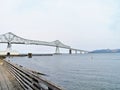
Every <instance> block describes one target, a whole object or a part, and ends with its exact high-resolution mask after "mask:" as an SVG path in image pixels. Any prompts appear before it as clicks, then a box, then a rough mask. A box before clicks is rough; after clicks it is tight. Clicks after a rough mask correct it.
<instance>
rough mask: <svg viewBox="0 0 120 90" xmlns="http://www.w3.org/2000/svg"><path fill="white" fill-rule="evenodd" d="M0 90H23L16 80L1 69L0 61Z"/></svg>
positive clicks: (0, 62) (4, 69)
mask: <svg viewBox="0 0 120 90" xmlns="http://www.w3.org/2000/svg"><path fill="white" fill-rule="evenodd" d="M0 90H23V88H22V87H21V86H20V84H19V83H18V82H17V81H16V79H15V78H14V77H13V76H11V74H10V73H9V72H8V71H7V70H6V68H4V67H3V62H2V61H1V60H0Z"/></svg>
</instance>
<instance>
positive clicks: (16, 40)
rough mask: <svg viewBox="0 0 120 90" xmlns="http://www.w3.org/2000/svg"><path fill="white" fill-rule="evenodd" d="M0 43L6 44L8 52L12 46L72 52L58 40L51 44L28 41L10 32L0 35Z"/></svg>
mask: <svg viewBox="0 0 120 90" xmlns="http://www.w3.org/2000/svg"><path fill="white" fill-rule="evenodd" d="M0 43H7V44H8V46H7V49H8V50H10V48H11V45H12V44H26V45H44V46H52V47H56V52H55V53H59V48H65V49H69V50H74V49H72V48H71V47H70V46H68V45H65V44H63V43H62V42H60V41H59V40H55V41H53V42H46V41H38V40H29V39H24V38H22V37H19V36H17V35H15V34H13V33H11V32H8V33H5V34H2V35H0ZM75 50H77V49H75ZM78 51H80V50H78ZM82 51H83V50H82ZM70 52H71V51H70Z"/></svg>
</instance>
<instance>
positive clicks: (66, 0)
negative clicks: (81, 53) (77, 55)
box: [0, 0, 120, 50]
mask: <svg viewBox="0 0 120 90" xmlns="http://www.w3.org/2000/svg"><path fill="white" fill-rule="evenodd" d="M7 32H13V33H14V34H16V35H18V36H21V37H23V38H26V39H32V40H40V41H48V42H51V41H54V40H60V41H61V42H63V43H64V44H67V45H69V46H72V47H73V48H79V49H83V50H94V49H102V48H110V49H115V48H120V1H119V0H0V34H4V33H7Z"/></svg>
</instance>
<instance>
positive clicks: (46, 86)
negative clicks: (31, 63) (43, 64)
mask: <svg viewBox="0 0 120 90" xmlns="http://www.w3.org/2000/svg"><path fill="white" fill-rule="evenodd" d="M39 74H40V73H39V72H38V73H37V72H35V71H32V70H28V69H26V68H23V67H22V66H19V65H15V64H12V63H11V62H9V61H6V60H4V59H0V90H63V89H62V88H61V87H59V86H57V85H55V84H53V83H51V82H50V81H47V80H46V79H43V78H42V77H41V76H40V75H39Z"/></svg>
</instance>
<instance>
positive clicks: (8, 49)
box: [7, 42, 12, 52]
mask: <svg viewBox="0 0 120 90" xmlns="http://www.w3.org/2000/svg"><path fill="white" fill-rule="evenodd" d="M11 47H12V45H11V43H10V42H8V45H7V51H8V52H10V50H11Z"/></svg>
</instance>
